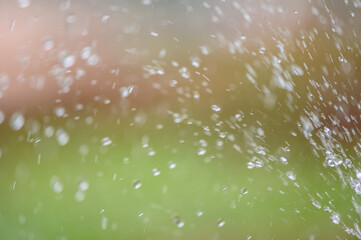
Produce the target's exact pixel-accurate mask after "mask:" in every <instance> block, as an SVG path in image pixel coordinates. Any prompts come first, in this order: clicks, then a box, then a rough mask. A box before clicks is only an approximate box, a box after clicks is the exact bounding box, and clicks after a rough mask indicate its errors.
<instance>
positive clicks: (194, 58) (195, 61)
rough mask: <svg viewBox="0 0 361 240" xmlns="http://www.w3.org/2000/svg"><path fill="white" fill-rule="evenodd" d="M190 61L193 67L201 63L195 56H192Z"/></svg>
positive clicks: (197, 66)
mask: <svg viewBox="0 0 361 240" xmlns="http://www.w3.org/2000/svg"><path fill="white" fill-rule="evenodd" d="M191 61H192V66H193V67H196V68H199V67H200V65H201V60H200V59H199V58H197V57H193V58H191Z"/></svg>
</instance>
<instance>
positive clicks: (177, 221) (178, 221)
mask: <svg viewBox="0 0 361 240" xmlns="http://www.w3.org/2000/svg"><path fill="white" fill-rule="evenodd" d="M173 222H174V223H175V224H176V225H177V227H178V228H182V227H184V221H183V220H182V219H180V217H179V216H178V215H175V216H174V217H173Z"/></svg>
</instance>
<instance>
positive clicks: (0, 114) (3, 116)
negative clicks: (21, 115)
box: [0, 110, 5, 124]
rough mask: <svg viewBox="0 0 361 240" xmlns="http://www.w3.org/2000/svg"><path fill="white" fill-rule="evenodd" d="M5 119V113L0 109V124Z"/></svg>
mask: <svg viewBox="0 0 361 240" xmlns="http://www.w3.org/2000/svg"><path fill="white" fill-rule="evenodd" d="M4 120H5V114H4V112H3V111H1V110H0V124H2V123H3V122H4Z"/></svg>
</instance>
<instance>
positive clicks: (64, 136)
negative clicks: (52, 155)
mask: <svg viewBox="0 0 361 240" xmlns="http://www.w3.org/2000/svg"><path fill="white" fill-rule="evenodd" d="M55 135H56V140H57V141H58V144H59V145H60V146H65V145H66V144H67V143H68V142H69V135H68V133H67V132H65V131H64V129H62V128H59V129H58V130H57V131H56V133H55Z"/></svg>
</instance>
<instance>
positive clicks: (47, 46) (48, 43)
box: [43, 38, 54, 51]
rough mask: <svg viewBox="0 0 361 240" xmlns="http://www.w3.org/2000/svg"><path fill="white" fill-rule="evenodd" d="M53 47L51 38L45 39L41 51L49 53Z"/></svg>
mask: <svg viewBox="0 0 361 240" xmlns="http://www.w3.org/2000/svg"><path fill="white" fill-rule="evenodd" d="M53 47H54V40H53V39H52V38H45V39H44V41H43V50H44V51H49V50H51V49H53Z"/></svg>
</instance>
